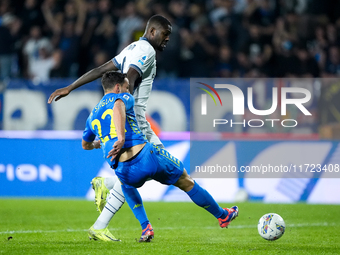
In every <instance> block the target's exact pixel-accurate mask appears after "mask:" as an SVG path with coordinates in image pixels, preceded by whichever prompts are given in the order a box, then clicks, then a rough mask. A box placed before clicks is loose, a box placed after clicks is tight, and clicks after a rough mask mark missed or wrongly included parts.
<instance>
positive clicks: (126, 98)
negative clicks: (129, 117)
mask: <svg viewBox="0 0 340 255" xmlns="http://www.w3.org/2000/svg"><path fill="white" fill-rule="evenodd" d="M118 99H120V100H122V101H123V102H124V104H125V108H126V111H129V110H131V109H133V107H134V106H135V99H134V97H133V96H132V95H131V94H129V93H121V94H118V96H117V98H116V100H115V101H117V100H118Z"/></svg>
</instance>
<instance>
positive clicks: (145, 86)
mask: <svg viewBox="0 0 340 255" xmlns="http://www.w3.org/2000/svg"><path fill="white" fill-rule="evenodd" d="M112 61H113V63H114V64H115V66H116V67H117V68H118V69H119V70H120V71H121V72H122V73H127V72H128V70H129V68H133V69H135V70H136V71H137V72H138V73H139V75H140V76H141V80H137V84H136V85H137V86H138V87H136V85H135V89H134V92H133V97H134V98H135V106H137V107H142V108H144V111H145V110H146V106H147V103H148V99H149V97H150V93H151V90H152V83H153V80H154V78H155V76H156V52H155V50H154V48H153V47H152V46H151V44H150V43H149V42H148V41H147V39H146V38H144V37H142V38H141V39H140V40H139V41H136V42H133V43H131V44H130V45H128V46H127V47H126V48H125V49H123V50H122V51H121V53H119V55H117V56H116V57H114V58H113V59H112Z"/></svg>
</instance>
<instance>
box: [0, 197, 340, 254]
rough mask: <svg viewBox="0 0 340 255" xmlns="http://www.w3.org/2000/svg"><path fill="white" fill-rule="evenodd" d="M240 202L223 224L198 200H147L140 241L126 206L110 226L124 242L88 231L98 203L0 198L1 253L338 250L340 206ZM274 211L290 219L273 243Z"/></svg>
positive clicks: (199, 252) (276, 252) (93, 219)
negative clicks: (148, 237) (267, 234)
mask: <svg viewBox="0 0 340 255" xmlns="http://www.w3.org/2000/svg"><path fill="white" fill-rule="evenodd" d="M221 205H222V206H224V207H227V206H229V207H230V206H232V205H233V204H221ZM237 205H238V206H239V210H240V214H239V217H238V218H237V219H236V220H235V221H233V222H232V223H231V224H230V226H229V228H228V229H221V228H220V227H219V226H218V222H217V220H216V219H215V218H214V217H213V216H211V215H210V214H209V213H207V212H206V211H205V210H204V209H202V208H199V207H197V206H196V205H194V204H193V203H184V202H183V203H170V202H169V203H166V202H146V203H145V208H146V211H147V213H148V216H149V219H150V221H151V223H152V226H153V228H154V230H155V239H154V240H152V241H151V243H138V242H137V241H136V240H138V238H139V237H140V234H141V229H140V226H139V223H138V221H137V220H136V219H135V218H134V216H133V214H132V212H131V211H130V209H129V207H128V206H127V204H125V205H124V206H123V207H122V208H121V210H120V211H119V212H118V213H117V214H116V216H115V217H114V218H113V220H112V221H111V223H110V225H109V229H110V231H111V232H112V233H113V234H114V235H115V236H116V237H117V238H120V239H121V240H122V241H121V242H111V243H105V242H101V241H93V240H91V241H90V240H89V239H88V237H87V232H86V231H87V229H88V228H89V227H90V226H91V225H92V224H93V223H94V221H95V220H96V218H97V216H98V212H97V211H96V210H95V206H94V204H93V202H89V201H83V200H43V199H41V200H31V199H0V254H150V255H151V254H152V255H153V254H340V219H339V216H340V206H339V205H308V204H262V203H239V204H237ZM269 212H275V213H278V214H280V215H281V216H282V217H283V219H284V220H285V223H286V232H285V234H284V235H283V236H282V237H281V239H279V240H277V241H273V242H269V241H266V240H264V239H262V238H261V237H260V236H259V234H258V233H257V222H258V219H259V218H260V217H261V216H262V215H263V214H265V213H269Z"/></svg>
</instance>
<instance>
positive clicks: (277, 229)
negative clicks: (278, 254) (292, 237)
mask: <svg viewBox="0 0 340 255" xmlns="http://www.w3.org/2000/svg"><path fill="white" fill-rule="evenodd" d="M285 229H286V224H285V222H284V221H283V219H282V217H281V216H280V215H278V214H276V213H267V214H265V215H263V216H262V217H261V218H260V219H259V223H258V224H257V230H258V231H259V234H260V236H262V237H263V238H264V239H266V240H268V241H274V240H277V239H279V238H280V237H281V236H282V235H283V234H284V232H285Z"/></svg>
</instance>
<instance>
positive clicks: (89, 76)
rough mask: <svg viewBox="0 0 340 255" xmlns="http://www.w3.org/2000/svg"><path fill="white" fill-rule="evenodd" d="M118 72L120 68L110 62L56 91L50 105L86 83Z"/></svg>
mask: <svg viewBox="0 0 340 255" xmlns="http://www.w3.org/2000/svg"><path fill="white" fill-rule="evenodd" d="M117 70H118V68H117V67H116V66H115V65H114V64H113V62H112V61H111V60H110V61H108V62H106V63H105V64H103V65H101V66H99V67H96V68H94V69H92V70H90V71H88V72H87V73H85V74H84V75H82V76H81V77H80V78H78V79H77V80H76V81H75V82H73V83H72V84H71V85H69V86H67V87H64V88H61V89H57V90H56V91H54V92H53V93H52V94H51V95H50V97H49V99H48V103H49V104H50V103H52V101H53V100H54V99H55V101H58V100H60V99H61V98H63V97H65V96H67V95H68V94H70V92H71V91H72V90H75V89H76V88H79V87H80V86H83V85H84V84H86V83H89V82H91V81H94V80H96V79H98V78H99V77H101V76H102V75H103V74H104V73H106V72H107V71H117Z"/></svg>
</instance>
